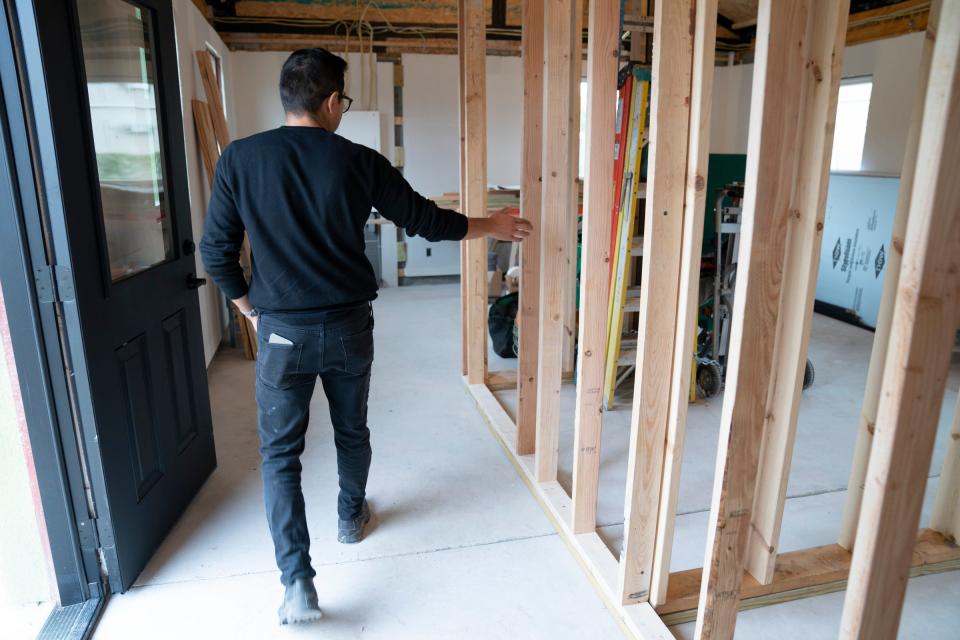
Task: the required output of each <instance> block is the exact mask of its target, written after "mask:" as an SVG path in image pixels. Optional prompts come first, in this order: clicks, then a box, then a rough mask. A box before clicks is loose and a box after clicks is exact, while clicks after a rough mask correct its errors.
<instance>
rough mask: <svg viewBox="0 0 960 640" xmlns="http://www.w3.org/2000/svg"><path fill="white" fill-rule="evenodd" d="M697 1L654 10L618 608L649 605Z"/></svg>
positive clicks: (678, 0)
mask: <svg viewBox="0 0 960 640" xmlns="http://www.w3.org/2000/svg"><path fill="white" fill-rule="evenodd" d="M694 6H695V0H662V1H661V2H658V3H657V5H656V9H655V10H654V14H653V15H654V26H653V29H654V31H653V38H654V42H656V43H657V44H656V46H655V47H654V51H653V69H652V73H653V81H652V85H653V94H652V96H651V99H650V143H649V147H648V149H649V151H648V154H649V156H648V161H647V166H648V169H647V198H646V212H645V223H644V231H643V269H642V272H641V280H640V313H639V318H640V320H639V325H640V327H641V329H640V332H639V336H638V338H637V366H636V374H635V375H636V379H635V380H636V381H635V384H634V391H633V412H632V414H631V420H630V448H629V453H628V455H629V458H628V462H627V496H626V505H625V507H624V518H625V519H624V538H623V551H622V553H621V554H620V587H621V593H622V597H623V601H624V602H632V601H644V600H646V599H647V598H648V597H649V593H650V580H651V575H652V571H653V556H654V553H653V551H654V541H655V537H656V522H657V519H656V517H655V514H656V513H657V509H658V506H659V502H660V484H661V479H662V470H663V460H664V448H665V442H666V433H667V413H668V411H669V406H670V395H669V389H670V379H671V376H670V371H671V366H672V360H673V341H674V336H675V331H676V326H677V295H678V289H679V280H680V258H681V251H682V242H683V199H684V192H685V182H686V172H687V136H688V133H689V127H690V83H691V74H692V71H693V32H692V31H693V30H692V29H691V26H692V25H691V22H690V19H691V15H692V13H693V11H694Z"/></svg>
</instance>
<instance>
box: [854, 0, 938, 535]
mask: <svg viewBox="0 0 960 640" xmlns="http://www.w3.org/2000/svg"><path fill="white" fill-rule="evenodd" d="M939 13H940V0H933V3H932V4H931V7H930V17H931V20H930V24H936V21H937V17H938V16H939ZM933 43H934V40H933V38H931V37H929V36H928V37H927V38H924V42H923V49H922V51H921V54H920V66H919V68H918V69H917V88H916V96H915V97H914V100H913V111H912V114H911V116H910V127H909V129H908V131H907V142H906V145H905V147H904V153H903V168H902V169H901V171H900V191H899V193H898V194H897V208H896V213H895V214H894V217H893V230H892V234H891V238H890V242H889V243H888V244H887V246H888V247H890V250H889V251H888V252H887V270H886V274H884V276H883V293H882V294H881V297H880V308H879V310H878V312H877V326H876V331H875V332H874V334H873V348H872V349H871V351H870V365H869V367H868V368H867V385H866V390H865V391H864V394H863V406H862V408H861V409H860V425H859V427H858V429H857V444H856V446H855V447H854V451H853V463H852V465H851V467H850V480H849V482H848V483H847V499H846V502H845V503H844V506H843V516H842V520H841V524H840V537H839V539H838V540H837V542H838V543H839V544H840V546H842V547H844V548H847V549H852V548H853V541H854V539H856V537H857V521H858V520H859V518H860V503H861V502H862V501H863V483H864V481H865V479H866V476H867V462H868V460H869V458H870V447H871V445H872V444H873V431H874V427H875V425H876V424H877V406H878V405H879V403H880V382H881V379H882V377H883V368H884V364H885V363H886V358H887V346H888V344H889V341H890V325H891V323H892V322H893V305H894V301H895V299H896V295H897V286H898V284H899V282H900V263H901V260H902V256H903V243H904V237H905V235H906V231H907V220H908V219H909V217H910V196H911V194H912V193H913V178H914V173H915V171H916V166H917V147H918V145H919V143H920V124H921V120H922V119H923V105H924V98H925V97H926V94H927V79H928V78H929V76H930V59H931V58H932V56H933Z"/></svg>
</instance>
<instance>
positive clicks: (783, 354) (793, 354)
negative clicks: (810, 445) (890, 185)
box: [746, 0, 850, 584]
mask: <svg viewBox="0 0 960 640" xmlns="http://www.w3.org/2000/svg"><path fill="white" fill-rule="evenodd" d="M818 1H819V2H820V4H817V2H818ZM823 1H824V0H814V1H813V2H812V3H811V5H810V6H811V12H812V13H813V14H814V15H815V16H817V23H816V25H811V27H810V29H809V30H808V35H807V37H808V40H809V49H808V54H807V58H806V60H807V62H806V64H807V68H808V73H809V75H808V76H807V78H806V80H805V82H804V85H803V104H802V106H801V108H800V118H801V120H800V123H799V131H800V134H799V135H800V142H799V156H798V159H797V176H796V180H795V186H794V192H793V198H792V203H791V205H790V207H789V210H790V215H789V216H788V217H787V220H786V224H787V232H786V249H785V254H784V259H783V267H782V269H783V281H782V282H781V284H780V288H781V294H780V309H779V311H778V312H777V315H776V337H775V339H774V348H773V371H772V373H771V375H770V379H769V383H768V386H767V401H766V407H767V408H766V411H765V412H764V415H765V419H766V426H765V427H764V428H763V442H762V444H761V447H760V464H759V468H758V469H757V490H756V496H755V498H754V501H753V515H752V523H751V527H750V539H749V541H748V546H747V558H746V562H747V565H746V568H747V571H749V572H750V574H751V575H752V576H753V577H754V578H756V579H757V580H758V581H759V582H761V583H763V584H766V583H769V582H770V581H771V580H773V572H774V565H775V564H776V560H777V550H778V548H779V545H780V526H781V524H782V522H783V507H784V503H785V501H786V497H787V480H789V477H790V462H791V459H792V457H793V444H794V439H795V436H796V427H797V414H798V413H799V409H800V393H801V391H802V388H803V376H804V371H805V369H806V362H807V347H808V345H809V342H810V325H811V321H812V318H813V299H814V294H815V292H816V289H817V271H818V269H819V265H820V246H821V244H822V241H823V233H822V230H823V219H824V214H825V213H826V203H827V185H828V182H829V179H830V158H831V154H832V151H833V129H834V123H835V122H836V112H837V96H838V94H839V91H840V76H841V73H842V70H841V68H842V64H843V49H844V34H845V33H846V29H847V16H848V14H849V12H850V2H849V0H829V3H828V4H829V8H828V7H827V5H824V4H822V3H823Z"/></svg>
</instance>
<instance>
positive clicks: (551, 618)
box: [96, 285, 960, 639]
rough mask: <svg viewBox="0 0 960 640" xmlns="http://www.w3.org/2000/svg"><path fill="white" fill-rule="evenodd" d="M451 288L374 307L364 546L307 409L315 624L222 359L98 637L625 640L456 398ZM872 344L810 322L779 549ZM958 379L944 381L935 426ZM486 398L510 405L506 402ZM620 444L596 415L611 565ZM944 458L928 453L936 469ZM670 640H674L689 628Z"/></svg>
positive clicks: (795, 542)
mask: <svg viewBox="0 0 960 640" xmlns="http://www.w3.org/2000/svg"><path fill="white" fill-rule="evenodd" d="M458 290H459V289H458V286H457V285H432V286H419V287H408V288H400V289H389V290H385V291H383V292H382V293H381V297H380V299H379V300H378V301H377V302H375V303H374V304H375V310H376V311H375V312H376V318H377V320H376V322H377V326H376V330H375V340H376V352H377V353H376V361H375V365H374V374H373V382H372V387H371V404H370V425H371V431H372V434H373V435H372V438H373V447H374V462H373V468H372V472H371V479H370V500H371V503H372V504H373V506H374V509H375V511H376V516H377V517H376V518H375V522H374V527H373V530H372V532H371V535H370V536H369V538H368V539H367V540H365V541H364V542H363V543H361V544H360V545H354V546H343V545H338V544H337V543H336V541H335V538H334V532H335V525H336V521H335V519H336V512H335V503H336V493H337V486H336V468H335V458H334V448H333V442H332V430H331V427H330V420H329V416H328V414H327V405H326V401H325V399H324V398H323V394H322V393H321V392H320V391H318V392H317V393H316V395H315V398H314V402H313V405H312V407H311V410H312V414H311V416H312V417H311V424H310V431H309V435H308V443H307V451H306V453H305V454H304V461H303V463H304V469H305V473H304V489H305V495H306V501H307V511H308V518H309V525H310V531H311V542H312V545H313V546H312V553H313V557H314V561H315V566H316V568H317V571H318V588H319V590H320V597H321V605H322V606H324V607H325V608H326V610H327V613H328V616H327V618H325V619H324V620H323V621H321V622H320V623H319V624H318V625H317V626H316V627H311V628H308V629H290V628H280V627H278V626H277V625H276V618H275V615H276V607H277V605H278V602H279V598H280V596H281V593H282V587H281V586H280V584H279V572H277V570H276V568H275V566H274V564H273V556H272V547H271V544H270V539H269V535H268V533H267V528H266V522H265V518H264V515H263V505H262V490H261V488H260V479H259V468H258V453H257V437H256V428H255V411H254V402H253V368H252V364H251V363H249V362H245V361H244V360H242V358H241V357H240V356H239V355H238V354H237V353H235V352H231V351H225V352H222V353H221V354H219V355H218V356H217V358H216V360H215V361H214V363H213V366H212V367H211V369H210V384H211V398H212V402H213V411H214V428H215V433H216V439H217V455H218V460H219V467H218V469H217V471H216V472H215V473H214V474H213V476H212V477H211V478H210V480H209V481H208V482H207V483H206V485H204V487H203V489H202V490H201V492H200V494H199V495H198V496H197V497H196V499H195V500H194V502H193V503H192V504H191V506H190V507H189V509H188V510H187V512H186V513H185V514H184V516H183V517H182V518H181V520H180V522H179V523H178V524H177V526H176V527H175V529H174V531H173V532H172V533H171V535H170V536H169V537H168V539H167V540H166V541H165V542H164V544H163V545H162V547H161V548H160V550H159V551H158V553H157V555H156V556H155V557H154V559H153V560H152V561H151V563H150V565H149V566H148V567H147V569H146V570H145V571H144V572H143V574H142V575H141V576H140V578H139V579H138V581H137V585H136V586H135V587H134V588H133V589H132V590H131V591H130V592H128V593H127V594H124V595H122V596H118V597H114V598H113V599H112V600H111V602H110V604H109V606H108V608H107V610H106V612H105V614H104V618H103V621H102V623H101V625H100V629H99V631H98V632H97V635H96V637H97V638H127V637H132V636H131V633H134V632H135V634H136V637H143V638H153V637H156V638H168V637H177V636H179V637H184V638H190V637H237V638H273V637H281V636H282V635H309V636H311V637H313V636H317V637H323V638H332V639H340V638H355V637H364V638H367V637H369V638H390V639H395V638H478V639H479V638H591V639H592V638H618V637H621V633H620V630H619V627H618V626H617V625H616V624H615V623H614V622H613V618H612V617H611V616H610V614H609V613H608V612H607V611H606V610H605V609H604V608H603V605H602V603H601V601H600V599H599V598H598V597H597V596H596V594H595V593H594V591H593V589H592V587H591V586H590V583H589V581H588V580H587V579H586V578H585V577H584V575H583V573H582V571H581V570H580V569H579V567H578V566H577V564H576V562H575V560H574V559H573V557H572V556H570V554H569V553H568V551H567V550H566V548H565V547H564V546H563V544H562V542H561V541H560V540H559V538H558V537H557V536H556V534H555V532H554V531H553V529H552V527H551V525H550V524H549V522H548V521H547V519H546V518H545V517H544V515H543V513H542V512H541V510H540V508H539V507H538V506H537V504H536V502H535V500H534V499H533V498H532V496H530V494H529V492H528V491H527V489H526V487H525V486H524V484H523V483H522V481H521V480H520V479H519V477H518V476H517V475H516V473H515V471H514V469H513V468H512V466H511V465H510V463H509V462H508V460H507V459H506V457H505V456H504V455H503V452H502V451H501V450H500V448H499V446H498V445H497V444H496V442H495V441H494V439H493V437H492V435H491V434H490V433H489V431H488V429H487V427H486V425H485V423H484V421H483V419H482V418H481V417H480V415H479V413H478V412H477V410H476V408H475V405H474V403H473V401H472V400H471V398H470V397H469V396H468V395H467V393H466V391H465V390H464V388H463V386H462V383H461V380H460V361H459V353H460V346H459V345H460V342H459V340H460V338H459V329H460V320H459V301H458V299H457V295H458ZM871 337H872V336H871V334H869V333H867V332H862V331H861V330H858V329H854V328H853V327H849V326H847V325H842V324H840V323H836V322H835V321H832V320H829V319H825V318H819V317H818V318H817V319H816V321H815V324H814V334H813V344H812V346H811V352H812V354H813V356H812V357H813V359H814V362H815V364H816V366H817V376H818V379H817V385H816V386H815V387H814V388H813V389H811V390H810V391H808V392H807V393H806V394H805V395H804V400H803V404H802V407H801V414H800V427H799V434H798V438H797V453H796V456H795V462H794V465H793V470H792V473H791V480H790V485H789V494H790V496H791V498H790V499H789V500H788V502H787V509H786V515H785V525H784V539H783V548H784V549H785V550H788V549H799V548H804V547H809V546H814V545H818V544H827V543H830V542H833V541H834V539H835V536H836V529H837V527H838V522H839V515H840V510H841V509H842V505H843V498H844V491H845V488H846V481H847V473H848V471H849V460H850V456H851V454H852V448H853V438H854V435H855V429H856V416H857V413H858V412H859V408H860V407H859V399H860V397H862V387H863V379H864V378H865V375H866V359H867V358H868V357H869V346H870V345H869V340H870V338H871ZM493 364H494V363H492V364H491V367H492V368H493ZM497 364H499V363H497ZM958 382H960V374H958V372H957V371H956V370H954V371H953V373H952V376H951V381H950V388H951V390H950V391H949V392H948V397H947V398H946V399H945V401H946V403H947V404H949V406H950V409H949V411H948V412H947V413H949V412H951V411H952V406H953V405H952V403H953V402H954V401H955V400H954V399H955V397H956V396H955V394H956V387H957V386H958ZM858 385H859V388H858ZM499 396H500V397H501V401H502V402H504V403H505V404H506V405H507V406H508V407H509V406H511V403H512V402H513V398H514V397H515V394H514V393H513V392H509V391H508V392H501V393H500V394H499ZM720 406H721V400H720V399H715V400H712V401H711V402H709V403H702V404H697V405H694V406H692V407H691V411H690V424H689V427H688V433H687V446H686V448H685V453H684V463H683V469H682V475H683V484H682V486H681V495H680V505H679V513H680V514H681V515H680V516H679V517H678V520H677V534H676V545H675V552H674V557H673V563H672V566H673V569H674V570H680V569H686V568H691V567H696V566H700V565H701V564H702V562H703V553H704V541H705V538H706V527H707V522H708V517H709V513H708V510H709V502H710V492H711V490H712V482H713V467H714V459H715V456H716V440H717V432H718V429H719V420H720ZM562 408H563V415H564V418H565V423H564V425H563V429H562V432H561V446H562V451H563V452H564V453H563V455H562V456H561V481H562V482H563V483H565V484H566V485H567V486H569V482H570V472H571V471H570V459H571V456H570V452H571V451H572V415H573V387H572V385H568V386H565V388H564V391H563V397H562ZM948 421H949V415H948V416H946V417H945V418H944V419H943V420H942V422H943V423H944V424H946V423H947V422H948ZM628 435H629V415H628V411H625V410H618V411H613V412H610V413H608V414H606V418H605V428H604V434H603V447H602V449H603V465H602V468H601V500H600V521H601V524H602V525H604V526H603V527H602V528H601V535H602V536H604V538H605V539H606V540H607V541H608V544H610V545H611V547H612V548H617V547H618V545H619V539H620V535H621V530H622V520H623V518H622V513H623V493H624V478H625V475H626V449H627V442H626V440H627V438H628ZM942 435H945V434H942ZM940 440H941V441H942V440H943V438H942V437H941V438H940ZM942 449H943V442H941V443H940V444H938V448H937V452H936V454H935V466H934V470H937V469H939V461H940V459H941V458H942ZM931 484H933V481H931ZM929 499H930V492H929V491H928V496H927V501H929ZM925 517H926V516H925ZM928 585H932V586H928ZM958 590H960V574H957V573H955V574H946V575H945V576H933V577H930V578H923V579H921V580H913V581H911V586H910V592H909V595H908V604H907V613H906V614H905V618H904V626H903V633H904V634H905V635H902V637H920V634H921V633H924V632H925V633H926V635H925V636H924V637H925V638H934V637H936V638H941V637H943V638H948V637H960V636H950V633H952V632H953V630H955V629H958V628H960V607H958V606H957V604H956V603H957V602H960V600H958V599H957V592H958ZM916 602H919V603H920V604H915V603H916ZM841 605H842V598H841V597H840V595H839V594H834V595H832V596H821V597H818V598H814V599H810V600H805V601H801V602H798V603H787V604H784V605H777V606H775V607H768V608H765V609H764V610H761V611H757V612H748V613H744V614H742V615H741V618H740V624H739V626H738V633H737V637H738V638H758V639H765V638H770V637H778V638H781V637H782V638H800V637H803V638H829V637H835V636H836V628H837V623H838V621H839V608H838V607H839V606H841ZM787 627H789V628H787ZM674 631H675V633H676V634H677V635H678V637H680V638H686V637H689V636H690V634H692V626H691V625H685V626H679V627H676V628H675V629H674ZM785 633H787V634H788V635H784V634H785ZM790 633H793V634H794V635H789V634H790ZM938 633H939V635H937V634H938ZM910 634H917V635H910Z"/></svg>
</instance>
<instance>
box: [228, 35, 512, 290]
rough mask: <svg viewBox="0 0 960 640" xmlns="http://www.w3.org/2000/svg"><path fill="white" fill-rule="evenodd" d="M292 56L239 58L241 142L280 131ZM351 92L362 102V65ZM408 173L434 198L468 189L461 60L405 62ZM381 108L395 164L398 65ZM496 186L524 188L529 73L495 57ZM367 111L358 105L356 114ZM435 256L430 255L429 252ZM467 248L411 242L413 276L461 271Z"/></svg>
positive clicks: (383, 74) (381, 69) (352, 71)
mask: <svg viewBox="0 0 960 640" xmlns="http://www.w3.org/2000/svg"><path fill="white" fill-rule="evenodd" d="M288 55H289V54H288V53H286V52H246V51H237V52H234V53H233V54H232V60H231V61H232V64H233V69H234V72H235V74H234V76H233V82H232V83H231V85H232V102H233V105H234V114H235V119H236V134H237V136H238V137H243V136H248V135H251V134H253V133H256V132H258V131H263V130H265V129H270V128H273V127H276V126H279V125H280V124H281V123H282V122H283V108H282V106H281V105H280V98H279V95H278V94H277V80H278V78H279V75H280V68H281V67H282V66H283V62H284V60H286V58H287V56H288ZM347 62H348V68H347V72H348V77H347V93H348V94H349V95H350V96H352V97H354V98H358V99H359V98H361V96H362V88H361V84H362V80H361V63H360V57H359V56H358V55H357V54H351V55H350V56H348V58H347ZM403 81H404V87H403V118H404V121H403V136H404V155H405V168H404V173H405V175H406V177H407V180H409V181H410V184H411V185H413V188H414V189H416V190H417V191H419V192H420V193H422V194H423V195H425V196H427V197H431V196H439V195H441V194H443V193H445V192H449V191H457V190H459V188H460V186H459V185H460V178H459V171H460V160H459V158H460V152H459V147H458V145H459V135H460V134H459V126H460V125H459V115H458V105H457V100H458V89H457V58H456V56H452V55H450V56H438V55H404V56H403ZM376 86H377V89H376V94H377V101H376V108H377V110H379V111H380V122H381V130H380V140H381V145H380V149H381V152H382V153H383V154H384V155H385V156H386V157H387V158H388V159H389V160H391V161H393V160H394V157H393V149H394V140H393V65H392V64H391V63H383V62H381V63H378V64H377V78H376ZM487 92H488V101H487V119H488V123H489V126H488V139H487V141H488V151H487V154H488V160H487V164H488V170H487V173H488V182H489V183H490V184H494V185H495V184H500V185H516V184H518V183H519V182H520V127H521V121H522V98H523V92H522V70H521V66H520V59H519V58H505V57H495V56H491V57H489V58H487ZM359 106H360V105H359V104H357V103H355V104H354V109H357V108H358V107H359ZM428 248H429V249H430V253H431V255H430V256H429V257H428V256H427V255H426V252H427V249H428ZM459 255H460V254H459V246H458V244H457V243H454V242H441V243H428V242H426V241H425V240H423V239H422V238H408V239H407V267H406V275H408V276H426V275H448V274H456V273H458V272H459V267H460V258H459Z"/></svg>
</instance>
